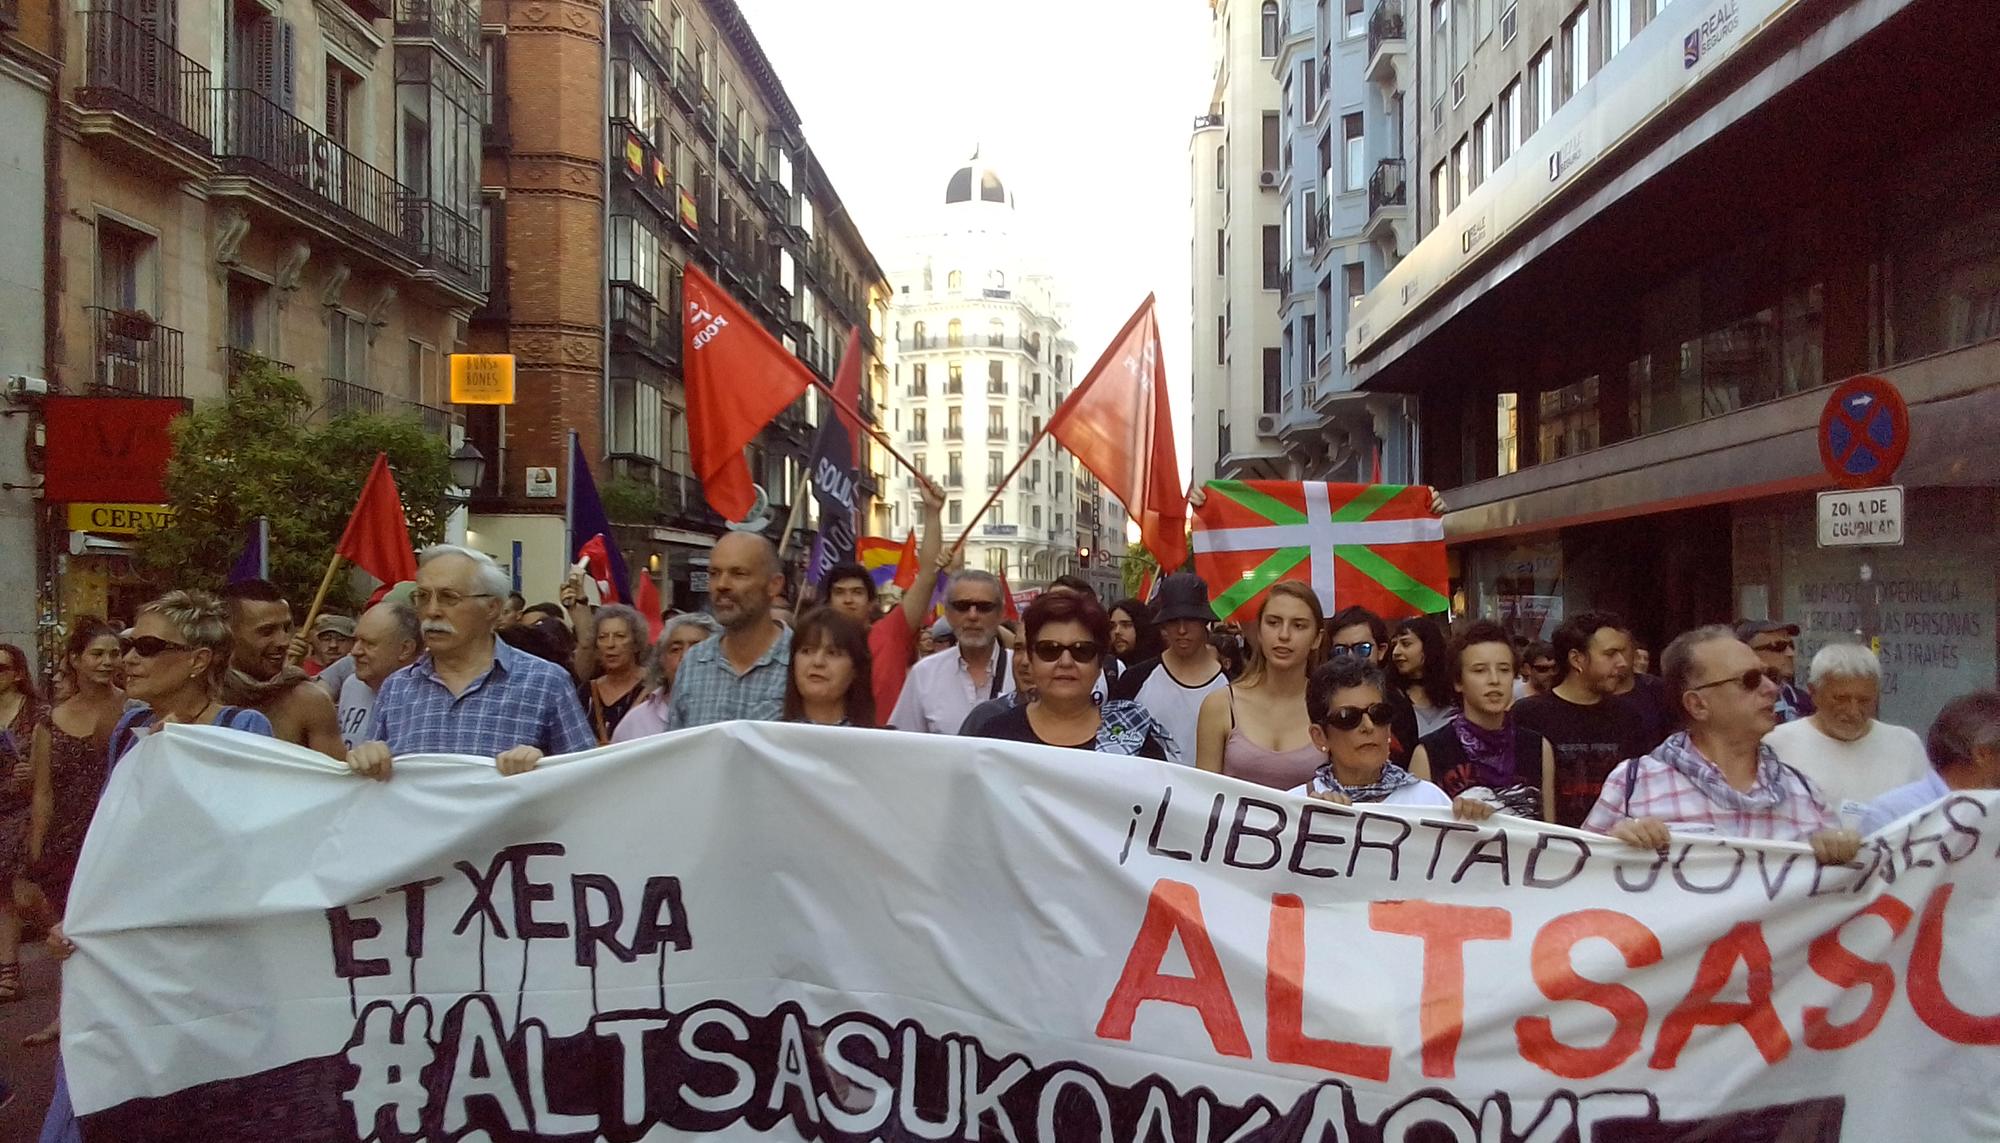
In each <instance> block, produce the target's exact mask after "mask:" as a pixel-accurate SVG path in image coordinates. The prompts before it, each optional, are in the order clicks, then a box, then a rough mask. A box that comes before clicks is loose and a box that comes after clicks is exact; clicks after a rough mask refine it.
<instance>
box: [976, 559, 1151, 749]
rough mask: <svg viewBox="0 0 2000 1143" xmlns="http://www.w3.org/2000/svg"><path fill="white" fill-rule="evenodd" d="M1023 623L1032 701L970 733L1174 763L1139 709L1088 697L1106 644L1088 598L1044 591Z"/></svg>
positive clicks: (1105, 630)
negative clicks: (1025, 630) (1032, 681)
mask: <svg viewBox="0 0 2000 1143" xmlns="http://www.w3.org/2000/svg"><path fill="white" fill-rule="evenodd" d="M1022 624H1023V625H1024V626H1025V627H1026V629H1027V640H1026V642H1025V644H1024V646H1023V651H1024V652H1025V653H1026V654H1027V656H1028V657H1029V659H1030V660H1031V661H1030V663H1029V666H1028V671H1029V673H1030V674H1031V675H1032V676H1033V678H1034V690H1035V697H1034V698H1033V699H1032V700H1030V701H1028V702H1026V703H1023V704H1022V705H1020V706H1017V707H1015V708H1014V709H1012V710H1010V711H1006V712H1004V713H1002V714H999V715H997V716H995V717H993V718H991V719H989V720H988V721H987V722H986V724H985V725H984V726H982V727H980V728H978V729H977V731H976V732H975V733H977V734H978V735H979V737H982V738H1002V739H1007V740H1010V741H1014V742H1037V743H1041V744H1042V745H1044V746H1066V747H1069V748H1070V749H1073V750H1094V751H1097V752H1099V753H1101V754H1133V755H1137V756H1139V757H1141V758H1154V759H1158V760H1160V761H1162V762H1165V761H1169V760H1172V759H1173V752H1174V749H1175V747H1174V744H1173V743H1172V742H1171V741H1170V738H1169V736H1168V734H1167V733H1166V731H1165V730H1163V729H1162V728H1161V727H1160V725H1159V723H1157V722H1155V721H1154V720H1153V716H1152V715H1151V714H1149V713H1147V711H1146V708H1145V707H1143V706H1140V705H1139V704H1138V703H1136V702H1133V701H1131V700H1129V699H1109V700H1107V701H1106V702H1105V703H1104V705H1102V706H1099V705H1097V703H1096V702H1095V701H1094V700H1093V699H1092V696H1091V690H1092V688H1093V687H1094V686H1095V684H1096V682H1097V676H1098V671H1099V669H1100V667H1101V666H1102V664H1103V661H1104V656H1105V655H1107V654H1110V647H1111V619H1110V617H1108V616H1106V615H1105V614H1104V609H1103V608H1102V607H1100V606H1099V605H1098V603H1097V601H1096V600H1095V599H1092V598H1090V597H1089V596H1083V595H1074V594H1071V593H1069V592H1054V593H1051V594H1044V595H1042V596H1040V597H1039V598H1037V599H1036V600H1035V602H1034V603H1033V604H1032V605H1030V606H1029V608H1028V613H1027V614H1026V615H1024V616H1022Z"/></svg>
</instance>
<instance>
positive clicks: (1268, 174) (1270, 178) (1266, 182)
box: [1257, 171, 1278, 190]
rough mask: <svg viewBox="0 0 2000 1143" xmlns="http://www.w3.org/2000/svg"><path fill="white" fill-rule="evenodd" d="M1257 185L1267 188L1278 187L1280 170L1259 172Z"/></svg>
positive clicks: (1273, 188)
mask: <svg viewBox="0 0 2000 1143" xmlns="http://www.w3.org/2000/svg"><path fill="white" fill-rule="evenodd" d="M1257 185H1258V186H1260V187H1262V188H1264V189H1265V190H1276V189H1278V172H1276V171H1260V172H1258V174H1257Z"/></svg>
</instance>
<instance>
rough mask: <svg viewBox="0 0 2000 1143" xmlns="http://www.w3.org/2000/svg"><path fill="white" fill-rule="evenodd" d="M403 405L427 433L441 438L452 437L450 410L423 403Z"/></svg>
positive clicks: (413, 402)
mask: <svg viewBox="0 0 2000 1143" xmlns="http://www.w3.org/2000/svg"><path fill="white" fill-rule="evenodd" d="M403 405H404V407H405V408H406V410H407V411H408V412H409V413H411V414H413V415H414V416H415V417H416V418H417V421H418V422H419V423H421V424H422V425H423V426H424V431H425V432H427V433H430V434H431V435H433V436H440V437H443V436H449V435H451V410H450V409H440V408H438V407H437V406H436V405H426V404H424V403H423V402H421V401H405V402H403Z"/></svg>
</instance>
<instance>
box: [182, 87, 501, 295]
mask: <svg viewBox="0 0 2000 1143" xmlns="http://www.w3.org/2000/svg"><path fill="white" fill-rule="evenodd" d="M215 96H216V107H217V110H218V112H219V117H220V123H219V128H220V129H219V131H218V132H217V139H216V153H217V154H218V155H219V156H220V157H221V159H222V167H223V171H224V173H225V174H228V175H235V176H239V177H240V178H241V179H242V180H243V181H242V182H240V183H234V184H232V183H230V182H223V183H219V184H218V185H217V186H216V187H215V189H214V193H215V194H217V195H221V196H234V197H243V198H250V199H254V200H257V201H259V202H260V203H262V204H263V205H265V206H267V207H270V208H272V209H275V210H278V211H280V212H282V213H284V214H286V215H287V216H289V217H290V218H291V219H292V220H293V221H294V222H295V223H297V224H298V225H301V226H307V227H311V228H312V229H315V230H318V231H321V232H323V233H328V234H331V235H332V236H334V237H336V238H338V239H341V240H344V241H351V242H353V243H355V244H357V245H368V246H372V247H373V248H374V251H375V253H377V254H378V256H381V257H382V258H383V260H384V261H387V262H388V263H389V264H391V265H392V266H395V267H397V268H398V269H402V268H405V267H406V265H407V264H408V263H415V264H416V265H417V266H419V267H422V268H424V269H428V270H433V271H437V272H438V273H439V275H440V278H441V279H442V280H443V281H445V282H446V283H447V284H449V285H451V286H453V287H455V288H456V289H457V290H458V291H460V292H461V293H463V294H464V295H465V296H467V297H468V298H476V296H477V293H478V275H479V270H480V242H479V228H478V226H477V225H476V224H474V223H473V222H472V220H470V219H467V218H463V217H461V216H459V215H458V214H457V213H456V212H454V211H452V210H450V209H449V208H447V207H445V206H443V205H442V204H439V203H434V202H430V201H427V200H426V199H424V198H422V197H421V196H419V195H417V194H415V193H414V192H412V191H411V190H410V189H409V188H408V187H406V186H404V185H403V184H402V183H400V182H398V181H396V180H395V179H394V178H392V177H391V176H390V175H388V174H387V173H385V172H383V171H381V170H378V169H377V168H375V167H374V166H371V165H370V164H368V163H366V162H364V161H363V160H362V159H361V158H360V157H359V156H357V155H355V154H354V153H353V152H351V151H349V150H348V149H347V148H345V147H343V146H341V145H340V144H339V143H336V142H334V141H333V140H332V139H330V138H328V137H327V136H325V135H324V134H321V133H320V132H319V131H317V130H315V129H313V128H312V127H309V126H307V125H306V124H305V123H304V122H303V121H301V120H299V119H298V118H296V117H294V116H293V115H291V114H290V113H289V112H287V111H285V109H284V108H282V107H280V106H278V105H277V104H276V103H273V102H271V101H270V100H269V99H267V98H265V97H264V96H263V95H262V94H261V93H259V92H256V91H253V90H251V89H249V88H241V87H230V88H222V89H220V90H218V91H217V92H216V93H215Z"/></svg>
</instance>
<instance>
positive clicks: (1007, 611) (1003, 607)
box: [1000, 571, 1021, 619]
mask: <svg viewBox="0 0 2000 1143" xmlns="http://www.w3.org/2000/svg"><path fill="white" fill-rule="evenodd" d="M1020 617H1021V605H1020V604H1018V603H1015V602H1014V589H1013V588H1011V587H1008V586H1007V573H1006V572H1005V571H1002V572H1001V573H1000V618H1002V619H1019V618H1020Z"/></svg>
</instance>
